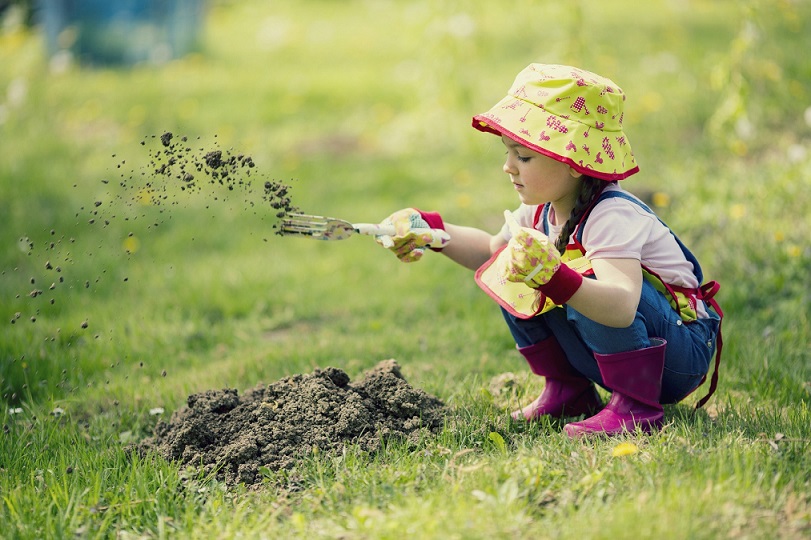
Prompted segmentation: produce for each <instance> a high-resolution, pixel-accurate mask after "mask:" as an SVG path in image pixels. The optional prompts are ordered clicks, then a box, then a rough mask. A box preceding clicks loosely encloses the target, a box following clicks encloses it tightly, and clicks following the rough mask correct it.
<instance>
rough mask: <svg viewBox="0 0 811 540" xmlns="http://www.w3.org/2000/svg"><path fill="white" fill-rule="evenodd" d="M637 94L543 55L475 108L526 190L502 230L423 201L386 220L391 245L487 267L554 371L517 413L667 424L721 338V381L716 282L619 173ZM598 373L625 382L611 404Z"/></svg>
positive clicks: (484, 281)
mask: <svg viewBox="0 0 811 540" xmlns="http://www.w3.org/2000/svg"><path fill="white" fill-rule="evenodd" d="M624 102H625V94H624V93H623V91H622V90H621V89H620V87H619V86H617V85H616V84H614V82H612V81H611V80H609V79H606V78H604V77H601V76H599V75H596V74H594V73H590V72H588V71H584V70H581V69H577V68H574V67H570V66H561V65H546V64H531V65H529V66H528V67H527V68H526V69H524V70H523V71H521V73H519V75H518V77H517V78H516V79H515V82H514V83H513V85H512V87H511V88H510V90H509V92H508V95H507V97H505V98H504V99H502V100H501V101H500V102H499V103H497V104H496V105H495V106H494V107H493V108H492V109H490V110H489V111H487V112H486V113H483V114H480V115H477V116H475V117H474V118H473V127H475V128H476V129H478V130H479V131H482V132H485V133H492V134H494V135H497V136H499V137H500V138H501V141H502V143H503V144H504V146H505V148H506V152H507V158H506V161H505V163H504V166H503V170H504V172H505V173H506V174H507V176H508V177H509V180H510V182H511V184H512V186H513V189H515V191H516V194H517V195H518V198H519V200H520V202H521V205H520V206H519V207H518V209H517V210H515V211H514V212H509V211H508V212H506V213H505V220H506V223H505V225H504V227H503V228H502V229H501V231H499V232H498V233H497V234H495V235H491V234H489V233H487V232H485V231H482V230H479V229H476V228H471V227H464V226H460V225H453V224H450V223H444V222H443V220H442V218H441V217H440V216H439V214H437V213H435V212H422V211H420V210H417V209H414V208H407V209H404V210H400V211H398V212H395V213H394V214H392V215H391V216H389V218H387V219H386V220H385V223H389V224H394V225H395V227H396V231H397V234H396V235H395V236H394V237H392V240H393V246H391V247H390V248H389V249H391V250H392V251H393V252H394V253H395V254H396V255H397V256H398V257H399V258H400V259H401V260H402V261H404V262H412V261H417V260H419V259H420V258H421V257H422V255H423V253H424V250H425V249H426V248H430V249H432V250H434V251H440V252H441V253H442V254H444V255H446V256H447V257H450V258H451V259H452V260H454V261H456V262H457V263H459V264H461V265H463V266H465V267H467V268H470V269H473V270H476V281H477V283H478V284H479V286H480V287H482V289H484V290H485V291H486V292H487V293H488V294H490V295H491V296H492V297H493V298H494V299H495V300H496V301H497V302H498V303H499V304H500V306H501V308H502V311H503V313H504V317H505V320H506V322H507V325H508V327H509V329H510V331H511V333H512V335H513V337H514V339H515V341H516V345H517V348H518V350H519V351H520V352H521V354H522V355H523V356H524V358H525V359H526V361H527V363H528V364H529V367H530V369H531V370H532V371H533V372H534V373H535V374H537V375H541V376H543V377H545V378H546V384H545V386H544V389H543V392H542V393H541V395H540V396H539V397H538V398H537V399H536V400H535V401H533V402H532V403H530V404H529V405H527V406H526V407H524V408H523V409H520V410H517V411H515V412H513V413H512V417H513V418H514V419H516V420H524V419H525V420H530V421H531V420H537V419H539V418H541V417H543V416H544V415H549V416H551V417H564V416H567V417H568V416H580V415H592V414H593V416H590V417H587V418H586V419H584V420H582V421H579V422H572V423H569V424H566V425H565V427H564V430H565V432H566V433H567V434H568V435H569V436H570V437H578V436H584V435H591V434H616V433H622V432H623V431H626V430H629V431H633V430H635V429H636V428H640V429H642V430H644V431H646V432H648V431H651V430H654V429H659V428H660V427H661V425H662V423H663V409H662V404H663V403H676V402H678V401H680V400H682V399H683V398H684V397H685V396H687V395H688V394H690V393H691V392H692V391H693V390H695V388H697V387H698V386H699V385H700V384H701V383H702V382H703V381H704V379H705V377H706V375H707V373H708V370H709V366H710V361H711V359H712V355H713V351H714V350H716V348H717V350H718V353H717V355H716V370H715V373H714V375H713V378H712V384H711V387H710V394H711V393H712V392H713V391H714V389H715V383H716V380H717V365H718V361H719V360H720V349H721V340H720V321H721V316H722V313H721V311H720V309H719V308H718V306H717V304H716V302H715V301H714V300H713V298H712V297H713V295H714V294H715V292H716V291H717V289H718V286H717V284H716V283H715V282H711V283H708V284H707V285H705V286H703V287H702V286H701V282H702V279H703V277H702V275H701V269H700V267H699V265H698V262H697V261H696V260H695V258H694V257H693V256H692V254H691V253H690V252H689V251H688V250H687V249H686V248H685V247H684V246H683V245H682V244H681V242H680V241H679V240H678V239H677V238H676V237H675V236H674V235H673V233H672V232H671V231H670V230H669V229H668V228H667V226H666V225H664V224H663V223H662V222H661V221H659V219H658V218H657V217H656V216H655V215H654V213H653V212H652V211H651V210H650V209H649V208H648V207H647V206H645V204H644V203H642V202H641V201H640V200H639V199H637V198H635V197H634V196H632V195H631V194H629V193H628V192H627V191H625V190H624V189H623V188H621V187H620V186H619V183H618V182H619V181H620V180H623V179H624V178H627V177H628V176H631V175H632V174H634V173H636V172H637V171H638V170H639V168H638V167H637V164H636V161H635V160H634V155H633V153H632V152H631V147H630V145H629V142H628V138H627V136H626V135H625V134H624V133H623V131H622V120H623V105H624ZM427 228H433V229H444V230H445V231H446V232H447V233H448V234H449V236H450V241H449V242H448V243H447V245H446V246H444V247H440V248H437V247H432V246H436V245H437V244H436V243H435V241H434V238H433V235H431V234H430V232H429V231H426V229H427ZM380 242H381V244H382V243H383V242H382V239H380ZM387 245H389V244H387ZM716 341H717V344H716ZM595 383H596V384H598V385H600V386H602V387H603V388H605V389H607V390H609V391H611V392H612V394H611V398H610V400H609V401H608V403H607V404H606V405H605V406H604V407H603V404H602V401H601V399H600V397H599V394H598V393H597V391H596V389H595V386H594V384H595ZM707 398H709V395H708V396H707V397H705V398H704V399H703V400H701V401H700V402H699V406H700V405H703V403H704V402H705V401H706V399H707Z"/></svg>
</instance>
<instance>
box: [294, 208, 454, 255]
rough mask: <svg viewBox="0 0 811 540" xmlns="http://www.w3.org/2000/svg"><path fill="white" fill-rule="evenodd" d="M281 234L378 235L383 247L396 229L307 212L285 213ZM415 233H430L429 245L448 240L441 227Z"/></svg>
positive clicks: (440, 244)
mask: <svg viewBox="0 0 811 540" xmlns="http://www.w3.org/2000/svg"><path fill="white" fill-rule="evenodd" d="M280 230H281V234H282V235H288V234H291V235H299V236H306V237H308V238H312V239H314V240H344V239H346V238H349V237H350V236H352V235H353V234H365V235H368V236H379V237H381V241H382V242H383V246H384V247H391V246H392V245H393V242H392V240H391V237H392V236H394V235H395V234H396V233H397V231H396V230H395V228H394V225H375V224H373V223H349V222H348V221H344V220H342V219H337V218H331V217H323V216H311V215H308V214H285V215H284V216H283V217H282V224H281V228H280ZM411 231H412V232H414V233H416V234H425V233H430V234H431V236H432V240H431V242H430V243H429V244H428V245H429V246H430V247H437V248H439V247H443V246H445V244H447V243H448V241H449V240H450V236H448V233H446V232H445V231H443V230H441V229H411Z"/></svg>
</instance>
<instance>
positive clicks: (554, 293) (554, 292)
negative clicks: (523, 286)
mask: <svg viewBox="0 0 811 540" xmlns="http://www.w3.org/2000/svg"><path fill="white" fill-rule="evenodd" d="M582 284H583V276H581V275H580V274H579V273H577V272H576V271H574V270H572V269H571V268H569V267H568V266H566V265H565V264H561V265H560V268H558V271H557V272H555V273H554V274H552V279H550V280H549V281H548V282H547V283H546V284H544V285H541V286H540V287H536V288H537V289H538V290H539V291H541V292H542V293H544V294H545V295H546V296H547V297H549V298H551V299H552V301H553V302H554V303H555V304H557V305H559V306H562V305H563V304H565V303H566V302H568V301H569V299H570V298H571V297H572V296H574V293H576V292H577V289H579V288H580V285H582Z"/></svg>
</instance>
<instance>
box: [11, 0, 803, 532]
mask: <svg viewBox="0 0 811 540" xmlns="http://www.w3.org/2000/svg"><path fill="white" fill-rule="evenodd" d="M205 21H206V22H205V27H204V28H203V31H202V42H201V47H200V50H199V51H198V52H195V53H193V54H190V55H187V56H184V57H183V58H180V59H177V60H173V61H170V62H167V63H165V64H161V65H151V64H146V65H136V66H130V67H122V66H96V67H90V66H81V65H77V64H76V63H70V62H64V61H62V60H64V58H63V59H62V60H60V59H57V60H50V61H49V59H48V58H46V55H45V53H44V47H43V43H42V39H41V36H40V34H39V33H37V31H36V28H34V29H32V28H27V27H25V26H23V25H21V24H18V23H17V22H16V19H15V18H14V17H13V16H7V17H6V19H5V20H4V22H3V24H2V25H0V299H1V300H0V401H2V403H0V405H1V406H2V410H0V423H2V425H3V433H2V434H0V471H2V474H0V537H3V538H63V537H80V538H97V537H98V538H106V537H120V538H154V537H158V538H164V537H179V538H231V537H248V538H299V537H304V538H465V539H467V538H537V537H541V538H582V537H590V538H627V537H638V538H690V539H693V538H722V537H724V538H725V537H735V538H807V537H808V536H809V535H811V413H810V411H809V402H811V317H810V315H811V293H809V291H811V277H809V276H810V274H809V272H808V269H809V268H811V242H809V239H811V197H810V196H809V195H808V192H809V188H811V63H810V62H809V61H808V59H807V58H806V57H805V56H806V55H804V54H803V53H802V52H801V51H807V50H809V48H811V33H809V32H808V28H809V27H810V26H811V5H809V4H808V3H807V2H799V1H798V2H790V1H778V0H774V1H768V0H760V1H758V0H747V1H745V2H738V1H731V0H729V1H727V0H724V1H717V2H714V1H709V0H691V1H690V2H672V1H665V0H654V1H651V2H647V3H644V4H642V3H639V2H631V1H630V0H628V1H625V0H623V1H620V2H611V3H594V2H593V3H587V2H570V3H553V2H547V1H537V0H536V1H532V2H525V3H522V4H518V5H516V6H511V7H510V8H509V9H507V8H505V7H504V6H503V5H500V4H499V3H497V2H485V1H483V0H472V1H471V2H466V3H465V2H454V1H450V0H440V1H431V0H413V1H410V2H393V1H384V0H379V1H377V0H343V1H335V0H302V1H300V2H277V3H267V2H259V1H254V0H250V1H241V2H237V1H227V0H217V1H214V0H212V1H211V2H209V6H208V11H207V16H206V19H205ZM536 61H539V62H547V63H570V64H575V65H579V66H581V67H583V68H586V69H591V70H594V71H596V72H598V73H601V74H604V75H607V76H609V77H611V78H612V79H614V80H615V81H616V82H617V83H618V84H620V85H621V86H622V87H623V89H624V90H625V92H626V94H627V95H628V101H627V103H626V117H625V127H626V131H627V134H628V136H629V139H630V141H631V144H632V145H633V148H634V152H635V155H636V158H637V160H638V162H639V164H640V168H641V173H640V174H638V175H635V176H633V177H631V178H630V179H628V180H627V182H628V183H627V184H624V185H625V186H626V188H627V189H629V190H631V191H633V192H638V193H640V194H643V195H645V196H646V197H649V198H650V200H652V201H654V202H657V203H658V205H657V206H656V209H657V212H658V213H659V215H660V216H661V217H662V218H663V219H664V220H665V221H666V222H667V223H668V224H669V225H670V226H671V227H672V228H673V229H674V230H675V231H676V232H677V233H678V235H679V236H680V238H682V240H684V241H685V243H687V244H688V245H689V246H690V248H691V249H692V250H693V252H694V253H695V254H696V255H697V256H698V258H699V260H701V261H702V265H703V267H704V273H705V275H706V276H707V277H708V278H710V279H715V280H718V281H719V282H720V283H721V286H722V288H721V292H720V294H719V297H718V299H719V302H720V303H721V306H722V307H723V309H724V312H725V315H726V317H725V319H724V323H723V329H724V348H723V363H722V365H721V376H720V382H719V385H718V390H717V392H716V394H715V395H714V396H713V398H712V399H711V400H710V401H709V403H708V404H707V405H706V406H705V407H704V408H702V409H699V410H695V409H694V404H695V402H696V401H697V400H698V399H699V398H700V397H701V396H702V395H703V392H704V391H705V387H702V388H700V389H699V390H698V391H697V392H696V393H695V394H694V395H693V396H690V397H689V398H688V399H687V400H686V401H685V402H683V403H681V404H678V405H674V406H666V408H665V413H666V422H667V423H666V426H665V428H664V429H663V430H662V431H661V432H660V433H657V434H654V435H648V436H646V435H641V434H629V435H627V436H625V437H621V438H617V439H601V440H593V441H571V440H569V439H567V438H566V437H565V435H564V434H563V433H562V432H561V425H560V423H559V422H549V421H547V422H541V423H538V424H533V425H531V426H526V425H519V424H514V423H511V422H510V421H509V415H508V412H509V411H510V410H511V409H512V407H513V406H514V405H515V404H516V403H518V402H525V401H528V400H531V399H533V398H534V396H535V395H537V393H538V392H539V391H540V388H541V387H542V381H541V380H540V379H539V378H537V377H533V376H531V374H530V373H529V371H528V369H527V368H526V365H525V363H523V361H522V360H521V358H520V356H519V355H518V353H517V352H516V351H515V349H514V343H513V342H512V340H511V338H510V336H509V332H508V331H507V329H506V327H505V325H504V323H503V320H502V318H501V315H500V313H499V312H498V310H497V308H496V306H495V304H493V303H492V301H491V300H489V299H488V297H487V296H486V295H485V294H484V293H483V292H481V290H480V289H478V287H477V286H476V285H475V283H474V282H473V279H472V275H471V273H470V272H469V271H467V270H465V269H462V268H461V267H459V266H456V265H455V264H453V263H452V262H451V261H449V260H448V259H446V258H444V257H442V256H441V255H439V254H435V253H429V254H426V256H425V257H424V259H423V260H422V261H420V262H419V263H416V264H410V265H406V264H401V263H400V262H399V261H397V259H396V258H395V257H394V256H392V255H391V254H390V253H387V252H386V251H384V250H382V249H381V248H380V247H379V246H377V245H376V244H375V242H374V241H373V240H371V239H369V238H363V237H358V238H354V237H353V238H350V239H347V240H344V241H342V242H314V241H309V240H306V239H299V238H283V237H279V236H278V235H276V234H275V232H276V229H274V228H273V226H274V225H275V224H276V221H277V220H276V210H275V209H273V208H271V207H270V206H269V205H268V204H267V201H265V200H264V199H263V198H262V189H261V186H262V185H263V183H264V182H266V181H271V182H280V183H284V184H287V185H289V186H290V187H291V191H290V193H291V200H292V201H293V202H294V204H295V205H297V206H298V207H300V208H301V209H302V210H304V211H307V212H309V213H315V214H322V215H331V216H336V217H340V218H346V219H350V220H352V221H355V222H379V221H381V220H382V219H383V218H385V217H386V216H388V215H389V214H390V213H391V212H393V211H395V210H397V209H400V208H403V207H407V206H413V207H418V208H421V209H425V210H438V211H440V212H441V213H442V215H443V217H444V218H445V219H446V220H447V221H449V222H452V223H460V224H470V225H474V226H478V227H481V228H484V229H486V230H489V231H495V230H496V229H497V228H498V227H500V225H501V223H500V219H501V216H502V213H503V210H504V209H505V208H513V207H515V206H517V201H516V200H515V196H514V192H513V191H512V190H511V189H510V186H509V184H507V182H506V177H505V176H504V174H503V172H502V171H501V165H502V160H503V147H502V146H501V145H500V143H499V142H498V139H496V138H495V137H490V136H485V135H482V134H480V133H478V132H476V131H475V130H473V129H471V128H470V117H471V116H472V115H473V114H476V113H479V112H482V111H484V110H486V109H487V108H489V107H490V106H491V105H492V104H494V103H495V102H496V101H497V100H499V99H500V98H501V97H502V96H503V94H504V92H505V91H506V89H507V88H508V87H509V85H510V83H511V82H512V79H513V77H514V76H515V74H516V73H517V72H518V71H519V70H520V69H522V68H523V67H524V66H526V65H527V64H528V63H530V62H536ZM165 132H172V133H173V134H175V137H176V138H179V137H181V136H186V137H187V138H188V141H189V146H190V147H193V152H198V149H204V150H205V151H209V150H212V149H220V150H222V151H223V152H231V153H232V154H234V155H248V156H251V157H252V159H253V161H254V163H255V164H256V167H255V168H253V169H251V170H250V175H245V176H244V177H240V178H239V180H242V181H243V184H239V186H238V188H237V189H235V190H233V191H230V190H228V189H227V188H226V187H223V186H219V185H216V184H215V185H211V186H206V187H205V188H204V189H201V190H200V191H193V190H181V189H180V188H179V187H178V185H177V184H176V183H175V184H172V185H170V186H168V187H165V185H164V184H159V183H156V180H155V178H154V177H153V176H154V175H153V174H152V172H153V170H154V166H153V165H152V163H151V162H152V161H154V159H155V157H154V156H155V152H159V151H160V150H161V148H162V147H161V142H160V140H159V137H160V135H161V134H163V133H165ZM142 143H143V144H142ZM150 182H151V184H150V185H147V183H150ZM247 182H250V185H247V184H246V183H247ZM122 184H125V185H124V186H122ZM164 188H165V191H164V190H163V189H164ZM156 194H157V195H158V196H159V197H161V196H164V195H165V196H166V198H165V199H161V200H159V201H158V202H161V204H154V202H155V199H154V195H156ZM97 204H98V206H97ZM105 220H106V221H109V223H107V224H105V223H104V221H105ZM52 244H53V245H52ZM57 266H58V267H59V271H57V269H56V267H57ZM59 278H63V280H62V281H60V279H59ZM52 283H53V289H52V288H51V284H52ZM34 291H42V294H33V295H32V293H34ZM51 299H53V303H50V300H51ZM388 358H394V359H396V360H397V361H398V363H399V364H400V366H401V367H402V372H403V375H404V376H405V378H406V379H407V380H408V382H409V383H410V384H412V385H413V386H415V387H418V388H421V389H423V390H424V391H426V392H428V393H430V394H432V395H435V396H437V397H439V398H440V399H442V400H443V401H444V402H445V403H446V405H447V406H448V414H447V418H446V421H445V426H444V428H443V429H442V430H441V431H440V432H439V433H437V434H435V435H432V436H426V437H424V438H422V439H421V440H420V441H418V442H416V443H413V442H412V443H406V442H403V441H398V440H392V441H389V442H388V443H387V444H384V445H383V446H382V448H381V449H380V450H379V451H377V452H366V451H364V450H363V449H361V448H358V447H357V446H354V445H351V444H350V445H347V446H346V448H345V449H344V450H343V451H342V452H339V453H337V454H328V455H324V454H319V453H313V454H312V455H310V456H307V457H305V458H302V459H301V461H300V462H299V463H298V464H297V465H296V467H295V469H294V470H291V471H287V472H284V473H276V474H271V473H268V474H267V478H266V479H265V481H264V482H263V483H262V484H261V485H260V486H258V487H256V486H254V487H252V488H249V487H246V486H244V485H230V484H226V483H224V482H222V481H220V480H217V478H216V476H213V475H205V474H201V473H199V472H195V471H193V470H186V469H184V468H182V467H180V466H178V465H177V464H176V463H173V462H170V461H166V460H164V459H162V458H161V457H159V456H157V455H151V454H148V455H136V454H133V453H131V452H129V451H128V450H127V448H128V445H131V444H133V443H137V442H139V441H141V440H143V439H144V438H146V437H148V436H149V435H150V434H151V433H152V431H153V428H154V426H155V425H156V423H157V422H158V421H159V419H161V418H163V419H164V420H168V418H169V417H170V415H171V414H172V412H174V411H176V410H178V409H179V408H181V407H183V406H184V405H185V404H186V398H187V396H189V395H190V394H194V393H198V392H204V391H207V390H211V389H222V388H236V389H237V390H238V391H239V392H240V393H242V392H244V391H246V390H247V389H250V388H253V387H255V386H256V385H257V384H259V383H265V384H269V383H272V382H274V381H277V380H279V379H280V378H283V377H286V376H289V375H294V374H300V373H310V372H312V371H313V370H315V369H316V368H325V367H328V366H331V367H336V368H339V369H341V370H344V371H345V372H346V373H347V374H349V376H350V377H351V378H353V379H355V378H356V377H359V376H360V375H361V374H362V373H363V372H364V370H367V369H369V368H371V367H372V366H374V365H376V364H377V363H378V362H380V361H381V360H384V359H388ZM510 374H512V375H510ZM505 378H508V379H509V380H512V381H514V385H513V386H512V387H511V388H509V389H508V390H504V389H503V388H500V387H499V386H498V385H497V383H498V382H499V381H503V380H504V379H505ZM603 397H607V395H606V394H604V396H603ZM160 410H162V411H163V412H162V413H161V412H159V411H160Z"/></svg>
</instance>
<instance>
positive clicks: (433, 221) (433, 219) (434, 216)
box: [417, 210, 445, 251]
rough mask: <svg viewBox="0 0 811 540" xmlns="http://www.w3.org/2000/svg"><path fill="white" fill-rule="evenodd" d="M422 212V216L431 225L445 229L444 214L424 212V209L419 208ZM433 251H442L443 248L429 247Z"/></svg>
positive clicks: (434, 227) (433, 227)
mask: <svg viewBox="0 0 811 540" xmlns="http://www.w3.org/2000/svg"><path fill="white" fill-rule="evenodd" d="M417 212H419V213H420V216H421V217H422V219H423V220H424V221H425V223H427V224H428V226H429V227H431V228H432V229H440V230H443V231H444V230H445V223H443V222H442V216H440V215H439V212H423V211H422V210H417ZM429 249H430V250H431V251H442V248H429Z"/></svg>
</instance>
